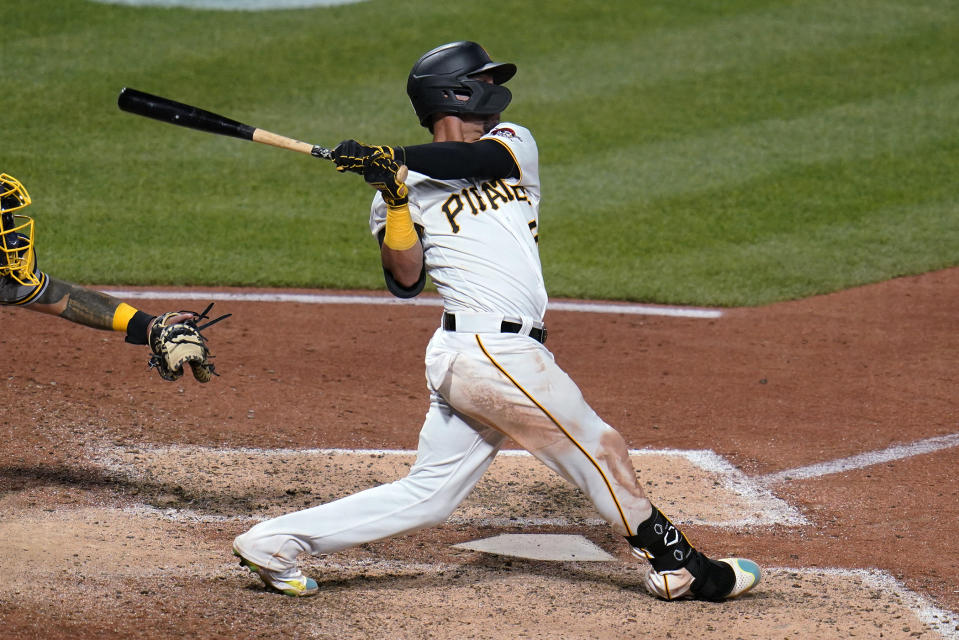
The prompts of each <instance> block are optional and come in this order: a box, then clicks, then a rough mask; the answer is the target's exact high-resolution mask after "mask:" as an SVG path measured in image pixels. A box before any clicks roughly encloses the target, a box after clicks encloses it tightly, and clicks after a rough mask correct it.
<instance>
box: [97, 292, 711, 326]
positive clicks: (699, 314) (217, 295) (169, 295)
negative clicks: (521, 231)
mask: <svg viewBox="0 0 959 640" xmlns="http://www.w3.org/2000/svg"><path fill="white" fill-rule="evenodd" d="M101 291H103V293H107V294H110V295H111V296H114V297H117V298H125V299H134V298H136V299H141V300H203V301H213V302H217V301H235V302H297V303H301V304H367V305H399V306H404V305H405V306H414V307H442V306H443V300H442V299H440V298H438V297H435V296H425V297H423V296H421V297H416V298H409V299H405V300H404V299H400V298H387V297H384V296H372V295H370V296H364V295H349V294H343V295H337V294H322V293H253V292H238V291H237V292H229V291H131V290H126V289H102V290H101ZM548 308H549V309H550V310H552V311H578V312H582V313H623V314H627V315H645V316H667V317H673V318H701V319H710V318H719V317H721V316H722V315H723V312H722V311H720V310H719V309H701V308H694V307H668V306H666V307H661V306H656V305H647V304H609V303H600V302H595V303H594V302H563V301H559V302H550V303H549V307H548Z"/></svg>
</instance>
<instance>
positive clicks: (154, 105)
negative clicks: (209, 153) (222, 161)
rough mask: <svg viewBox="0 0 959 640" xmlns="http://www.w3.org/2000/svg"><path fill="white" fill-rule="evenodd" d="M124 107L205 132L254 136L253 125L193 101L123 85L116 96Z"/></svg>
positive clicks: (124, 108) (234, 135)
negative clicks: (185, 101)
mask: <svg viewBox="0 0 959 640" xmlns="http://www.w3.org/2000/svg"><path fill="white" fill-rule="evenodd" d="M117 105H118V106H119V107H120V108H121V109H122V110H124V111H128V112H130V113H135V114H137V115H140V116H145V117H147V118H153V119H154V120H160V121H161V122H169V123H170V124H175V125H178V126H181V127H189V128H191V129H197V130H199V131H206V132H208V133H217V134H220V135H225V136H231V137H233V138H242V139H244V140H252V139H253V131H254V130H255V128H254V127H251V126H250V125H246V124H243V123H242V122H237V121H236V120H231V119H230V118H227V117H224V116H221V115H219V114H217V113H212V112H210V111H204V110H203V109H198V108H197V107H194V106H192V105H188V104H183V103H182V102H176V101H175V100H170V99H169V98H163V97H160V96H155V95H152V94H149V93H145V92H143V91H138V90H136V89H131V88H129V87H125V88H124V89H123V90H122V91H121V92H120V96H119V97H118V98H117Z"/></svg>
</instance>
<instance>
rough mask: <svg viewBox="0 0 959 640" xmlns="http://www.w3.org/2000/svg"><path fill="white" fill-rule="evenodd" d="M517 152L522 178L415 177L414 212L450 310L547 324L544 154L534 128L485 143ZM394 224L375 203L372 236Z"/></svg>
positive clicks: (502, 133)
mask: <svg viewBox="0 0 959 640" xmlns="http://www.w3.org/2000/svg"><path fill="white" fill-rule="evenodd" d="M483 139H493V140H496V141H498V142H500V143H501V144H503V145H505V146H506V148H507V149H509V151H510V153H511V154H512V155H513V158H514V159H515V160H516V164H517V166H518V167H519V170H520V176H519V178H505V179H489V178H468V179H461V180H439V179H436V178H430V177H429V176H426V175H423V174H421V173H417V172H414V171H411V172H410V174H409V177H408V178H407V181H406V184H407V186H408V187H409V190H410V195H409V208H410V214H411V216H412V218H413V223H414V224H416V225H418V226H421V227H422V228H423V236H422V241H423V250H424V253H425V262H426V270H427V273H428V274H429V276H430V279H432V281H433V283H434V284H435V285H436V288H437V291H438V292H439V294H440V295H441V296H442V298H443V302H444V306H445V309H446V310H447V311H450V312H457V311H468V312H478V313H498V314H502V315H504V316H506V317H512V318H530V319H531V320H534V321H541V320H542V319H543V315H544V314H545V313H546V304H547V295H546V287H545V286H544V283H543V275H542V266H541V264H540V259H539V249H538V247H537V240H538V236H537V233H538V226H539V200H540V184H539V151H538V150H537V148H536V141H535V140H533V136H532V134H531V133H530V132H529V130H528V129H526V128H524V127H521V126H519V125H516V124H512V123H501V124H499V125H498V126H497V127H496V128H495V129H493V130H492V131H490V132H489V133H488V134H486V135H485V136H483ZM385 224H386V204H385V203H384V202H383V198H382V197H381V196H380V194H379V193H377V195H376V196H375V197H374V199H373V205H372V209H371V214H370V229H371V230H372V232H373V235H374V236H377V235H378V234H379V232H380V231H381V230H382V229H383V228H384V226H385Z"/></svg>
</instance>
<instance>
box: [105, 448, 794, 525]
mask: <svg viewBox="0 0 959 640" xmlns="http://www.w3.org/2000/svg"><path fill="white" fill-rule="evenodd" d="M119 449H120V448H118V447H113V446H110V445H106V446H100V447H90V450H91V453H92V454H93V455H92V457H93V458H94V459H96V460H97V461H98V463H99V464H101V465H103V466H105V467H107V468H109V469H111V470H113V471H119V472H125V471H126V469H127V468H128V467H130V466H131V465H129V464H128V463H124V462H121V461H119V460H118V458H117V456H116V451H118V450H119ZM136 449H138V450H140V451H143V452H146V453H152V454H156V453H159V454H162V453H163V452H167V451H182V452H207V453H218V454H221V455H245V456H257V457H265V456H271V457H283V456H294V455H295V456H308V457H312V456H317V457H321V456H333V455H350V456H374V457H386V456H405V457H410V458H415V457H416V451H412V450H401V449H329V448H324V449H319V448H313V449H257V448H249V447H233V448H217V447H203V446H198V445H168V446H162V447H149V446H137V447H136ZM629 454H630V456H672V457H682V458H685V459H686V460H688V461H689V463H690V464H692V465H693V466H695V467H697V468H700V469H702V470H703V471H706V472H709V473H712V474H715V475H716V476H718V477H719V479H720V486H721V487H722V488H723V489H724V490H726V491H728V492H730V493H732V494H733V495H736V496H738V497H739V498H741V499H742V500H743V501H744V502H745V503H746V505H747V507H746V508H744V511H745V513H744V514H743V515H741V516H740V517H737V518H733V519H728V520H709V521H708V522H701V521H699V520H687V519H674V520H675V522H677V524H706V525H709V526H714V527H723V528H743V527H748V526H772V525H777V524H778V525H786V526H801V525H805V524H808V523H809V522H808V520H806V518H805V517H804V516H803V515H802V513H800V512H799V511H798V510H797V509H796V508H795V507H792V506H790V505H789V504H788V503H786V502H785V501H784V500H782V499H781V498H778V497H776V496H775V495H774V494H773V493H772V492H771V491H770V490H769V489H767V488H766V487H764V486H762V485H760V484H757V483H755V482H754V481H753V480H751V479H750V478H749V477H748V476H746V475H745V474H743V473H742V472H741V471H740V470H739V469H737V468H736V467H734V466H733V465H732V464H730V463H729V462H728V461H726V460H725V459H723V458H722V456H719V455H718V454H716V453H715V452H713V451H710V450H708V449H703V450H681V449H632V450H630V451H629ZM498 455H500V456H517V457H526V458H532V455H531V454H530V453H529V452H528V451H523V450H515V449H509V450H504V451H500V452H499V454H498ZM133 509H134V510H141V511H142V512H143V513H150V514H153V515H157V516H161V517H164V518H167V519H171V520H177V521H185V522H224V521H229V520H232V519H236V520H243V521H247V520H250V519H254V520H258V521H262V520H266V519H267V517H266V516H256V515H246V516H219V515H209V514H203V513H199V512H196V511H193V510H191V509H177V508H167V509H158V508H155V507H150V506H147V505H138V506H137V507H134V508H133ZM449 522H450V523H451V524H470V525H476V526H493V527H505V526H552V527H567V526H570V525H572V524H574V523H573V521H571V520H569V519H567V518H564V517H552V518H512V517H504V518H481V519H477V518H463V517H459V516H456V515H454V516H453V517H451V518H450V520H449ZM578 522H579V524H586V525H588V526H601V525H605V524H606V522H605V521H604V520H602V519H601V518H595V519H588V520H587V521H585V522H583V521H578Z"/></svg>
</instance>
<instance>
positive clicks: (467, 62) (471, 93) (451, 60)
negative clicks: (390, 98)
mask: <svg viewBox="0 0 959 640" xmlns="http://www.w3.org/2000/svg"><path fill="white" fill-rule="evenodd" d="M515 73H516V65H514V64H511V63H508V62H507V63H497V62H493V61H492V60H491V59H490V57H489V54H488V53H486V50H485V49H483V47H481V46H480V45H478V44H476V43H475V42H468V41H461V42H451V43H449V44H445V45H442V46H439V47H436V48H435V49H433V50H431V51H429V52H427V53H425V54H424V55H423V56H422V57H420V59H419V60H417V61H416V64H414V65H413V69H412V70H411V71H410V75H409V78H408V79H407V82H406V93H407V95H409V97H410V103H411V104H412V105H413V110H414V111H415V112H416V116H417V117H418V118H419V120H420V124H422V125H423V126H424V127H430V125H431V124H432V119H433V116H434V115H436V114H438V113H451V114H454V115H459V114H475V115H494V114H497V113H501V112H502V111H504V110H505V109H506V107H507V106H509V103H510V100H511V99H512V94H511V93H510V91H509V89H507V88H506V87H503V86H501V84H502V83H504V82H506V81H507V80H509V79H510V78H512V77H513V75H514V74H515ZM479 74H487V75H489V77H490V78H491V79H492V80H493V82H492V84H491V83H489V82H483V81H481V80H479V79H477V78H476V76H477V75H479ZM464 98H466V99H465V100H464Z"/></svg>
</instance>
